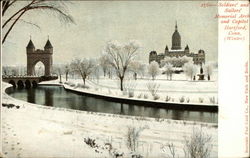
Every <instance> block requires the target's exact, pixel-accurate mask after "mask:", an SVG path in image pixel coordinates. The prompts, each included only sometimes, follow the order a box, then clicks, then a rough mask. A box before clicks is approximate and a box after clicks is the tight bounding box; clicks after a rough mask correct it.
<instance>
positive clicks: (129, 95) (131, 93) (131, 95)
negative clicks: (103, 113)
mask: <svg viewBox="0 0 250 158" xmlns="http://www.w3.org/2000/svg"><path fill="white" fill-rule="evenodd" d="M128 97H129V98H133V97H134V91H133V90H132V91H128Z"/></svg>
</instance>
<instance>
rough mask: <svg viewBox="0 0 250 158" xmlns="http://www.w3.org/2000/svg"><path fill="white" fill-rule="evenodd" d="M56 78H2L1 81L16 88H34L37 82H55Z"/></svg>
mask: <svg viewBox="0 0 250 158" xmlns="http://www.w3.org/2000/svg"><path fill="white" fill-rule="evenodd" d="M56 79H58V76H3V77H2V81H3V82H7V83H10V84H12V85H13V87H18V88H24V87H26V88H30V87H32V86H33V87H36V86H37V84H38V83H39V82H42V81H50V80H56Z"/></svg>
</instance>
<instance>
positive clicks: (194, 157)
mask: <svg viewBox="0 0 250 158" xmlns="http://www.w3.org/2000/svg"><path fill="white" fill-rule="evenodd" d="M211 140H212V137H211V136H209V135H206V134H204V133H203V132H202V130H201V129H200V130H197V129H193V133H192V135H191V137H190V138H189V139H186V138H185V144H184V149H183V150H184V154H185V157H186V158H209V157H210V153H211V150H212V145H211Z"/></svg>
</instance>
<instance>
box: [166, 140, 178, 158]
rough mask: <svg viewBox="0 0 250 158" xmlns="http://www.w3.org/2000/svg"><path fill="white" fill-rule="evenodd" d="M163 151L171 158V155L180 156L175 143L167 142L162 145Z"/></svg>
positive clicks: (172, 157) (174, 157)
mask: <svg viewBox="0 0 250 158" xmlns="http://www.w3.org/2000/svg"><path fill="white" fill-rule="evenodd" d="M162 151H163V152H164V153H166V156H167V157H169V158H170V157H171V158H177V157H179V156H178V155H177V152H176V148H175V146H174V144H173V143H168V144H166V145H163V146H162ZM167 153H170V155H169V154H167Z"/></svg>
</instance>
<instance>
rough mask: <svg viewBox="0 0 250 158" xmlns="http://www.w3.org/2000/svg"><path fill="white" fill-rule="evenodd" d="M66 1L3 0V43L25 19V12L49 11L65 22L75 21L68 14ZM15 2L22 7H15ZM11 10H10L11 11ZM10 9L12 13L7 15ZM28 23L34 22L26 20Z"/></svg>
mask: <svg viewBox="0 0 250 158" xmlns="http://www.w3.org/2000/svg"><path fill="white" fill-rule="evenodd" d="M66 3H68V2H65V1H50V0H32V1H19V0H3V1H2V16H3V22H4V23H3V25H2V29H3V30H4V35H3V39H2V44H3V43H4V42H5V40H6V38H7V37H8V35H9V33H10V32H11V30H12V29H13V27H14V26H15V25H16V24H17V22H18V21H24V22H26V21H25V20H24V19H21V18H22V17H23V16H24V15H25V13H27V12H31V11H47V13H48V14H51V13H52V14H53V15H56V16H57V17H58V18H59V20H60V21H62V22H65V23H74V20H73V18H72V17H71V15H69V14H68V11H67V8H66V6H67V5H66ZM15 4H19V5H18V6H20V8H14V7H13V6H14V5H15ZM9 10H10V11H9ZM8 11H9V13H10V15H9V16H8V17H6V15H7V14H6V13H7V12H8ZM26 23H28V24H32V25H34V26H37V25H36V24H33V23H32V22H26Z"/></svg>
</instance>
